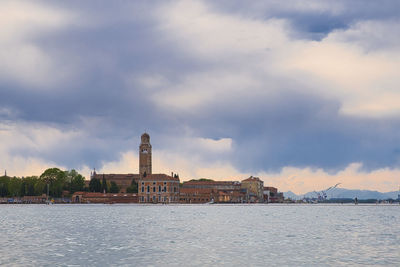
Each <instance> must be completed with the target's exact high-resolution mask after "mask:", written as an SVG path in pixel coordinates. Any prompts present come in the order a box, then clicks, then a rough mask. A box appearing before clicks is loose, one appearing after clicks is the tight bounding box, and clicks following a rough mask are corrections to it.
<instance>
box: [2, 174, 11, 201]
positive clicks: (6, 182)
mask: <svg viewBox="0 0 400 267" xmlns="http://www.w3.org/2000/svg"><path fill="white" fill-rule="evenodd" d="M9 183H10V177H8V176H2V177H0V196H1V197H6V196H9V191H8V185H9Z"/></svg>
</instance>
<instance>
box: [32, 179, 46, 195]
mask: <svg viewBox="0 0 400 267" xmlns="http://www.w3.org/2000/svg"><path fill="white" fill-rule="evenodd" d="M34 192H35V195H36V196H41V195H42V194H45V193H46V183H45V182H44V181H43V180H41V179H38V181H37V182H36V184H35V187H34Z"/></svg>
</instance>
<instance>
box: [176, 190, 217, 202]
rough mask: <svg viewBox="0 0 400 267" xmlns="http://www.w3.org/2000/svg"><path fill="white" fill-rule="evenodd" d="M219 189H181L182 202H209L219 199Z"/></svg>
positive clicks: (180, 200) (180, 199)
mask: <svg viewBox="0 0 400 267" xmlns="http://www.w3.org/2000/svg"><path fill="white" fill-rule="evenodd" d="M217 196H218V190H217V189H214V188H190V187H182V188H181V189H180V196H179V202H180V203H208V202H214V201H215V200H216V199H217Z"/></svg>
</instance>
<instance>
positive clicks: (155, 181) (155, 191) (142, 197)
mask: <svg viewBox="0 0 400 267" xmlns="http://www.w3.org/2000/svg"><path fill="white" fill-rule="evenodd" d="M138 190H139V202H140V203H178V202H179V177H178V176H177V175H175V176H169V175H166V174H150V175H148V174H146V175H144V177H143V178H141V179H140V180H139V184H138Z"/></svg>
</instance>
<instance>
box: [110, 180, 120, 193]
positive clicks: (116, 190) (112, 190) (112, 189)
mask: <svg viewBox="0 0 400 267" xmlns="http://www.w3.org/2000/svg"><path fill="white" fill-rule="evenodd" d="M110 193H119V187H118V185H117V184H116V183H115V182H114V181H111V186H110Z"/></svg>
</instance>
